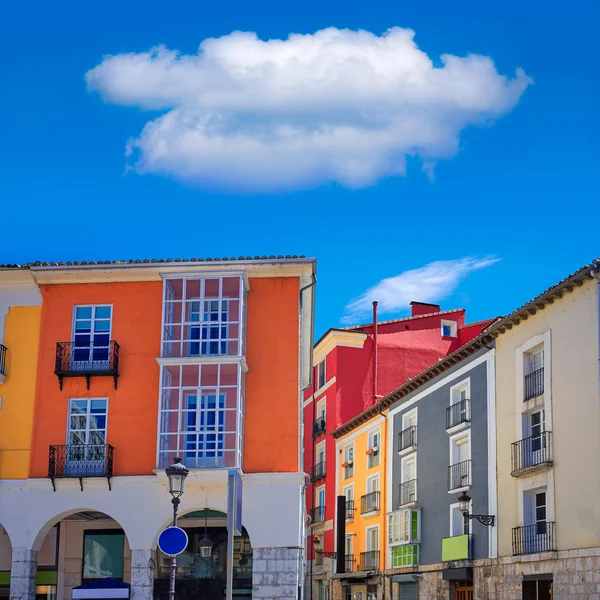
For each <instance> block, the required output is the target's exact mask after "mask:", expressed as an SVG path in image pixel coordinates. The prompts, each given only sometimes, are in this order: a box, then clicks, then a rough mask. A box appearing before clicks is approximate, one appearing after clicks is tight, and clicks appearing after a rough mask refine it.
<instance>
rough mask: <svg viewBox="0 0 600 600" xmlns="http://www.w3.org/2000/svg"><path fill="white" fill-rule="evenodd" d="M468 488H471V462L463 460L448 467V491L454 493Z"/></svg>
mask: <svg viewBox="0 0 600 600" xmlns="http://www.w3.org/2000/svg"><path fill="white" fill-rule="evenodd" d="M467 487H471V461H470V460H463V461H462V462H459V463H456V464H455V465H450V466H449V467H448V491H449V492H452V491H454V490H460V489H462V488H467Z"/></svg>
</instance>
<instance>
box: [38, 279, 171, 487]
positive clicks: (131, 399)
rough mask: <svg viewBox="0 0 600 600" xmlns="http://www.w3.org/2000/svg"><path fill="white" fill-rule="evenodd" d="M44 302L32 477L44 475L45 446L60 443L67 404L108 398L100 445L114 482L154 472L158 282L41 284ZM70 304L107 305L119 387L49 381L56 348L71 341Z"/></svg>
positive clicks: (101, 381)
mask: <svg viewBox="0 0 600 600" xmlns="http://www.w3.org/2000/svg"><path fill="white" fill-rule="evenodd" d="M41 292H42V296H43V304H42V322H41V331H40V349H39V360H38V375H37V384H38V385H37V390H36V407H35V415H34V424H33V441H32V453H31V466H30V476H31V477H46V476H47V474H48V447H49V446H50V445H53V444H65V443H66V435H67V413H68V402H69V398H108V431H107V438H108V439H107V441H108V443H109V444H112V445H113V446H114V448H115V456H114V474H115V475H143V474H150V473H151V472H152V469H154V468H155V466H156V437H157V419H158V385H159V367H158V364H157V363H156V358H157V357H158V356H160V332H161V303H162V282H160V281H156V282H136V283H91V284H68V285H59V284H57V285H42V286H41ZM75 304H112V305H113V322H112V335H111V339H113V340H115V341H116V342H117V343H118V344H119V346H120V358H119V374H120V377H119V381H118V388H117V389H116V390H115V389H114V384H113V379H112V377H92V378H91V382H90V389H89V390H87V389H86V382H85V377H67V378H65V379H64V385H63V390H62V392H61V391H60V389H59V386H58V378H57V377H56V375H54V361H55V356H56V342H65V341H70V340H71V336H72V331H71V328H72V317H73V306H74V305H75Z"/></svg>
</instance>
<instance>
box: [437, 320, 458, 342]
mask: <svg viewBox="0 0 600 600" xmlns="http://www.w3.org/2000/svg"><path fill="white" fill-rule="evenodd" d="M444 327H450V335H444ZM440 333H441V335H442V337H446V338H448V337H451V338H455V337H457V333H458V325H457V323H456V321H449V320H447V319H442V320H441V322H440Z"/></svg>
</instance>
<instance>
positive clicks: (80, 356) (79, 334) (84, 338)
mask: <svg viewBox="0 0 600 600" xmlns="http://www.w3.org/2000/svg"><path fill="white" fill-rule="evenodd" d="M111 325H112V307H111V306H104V305H103V306H76V307H75V312H74V315H73V355H72V356H73V360H72V365H71V368H72V369H73V370H77V368H80V369H86V368H88V366H89V363H91V362H94V363H100V365H96V366H98V367H99V368H100V367H101V366H102V363H106V366H107V367H108V361H109V356H110V351H109V350H110V332H111Z"/></svg>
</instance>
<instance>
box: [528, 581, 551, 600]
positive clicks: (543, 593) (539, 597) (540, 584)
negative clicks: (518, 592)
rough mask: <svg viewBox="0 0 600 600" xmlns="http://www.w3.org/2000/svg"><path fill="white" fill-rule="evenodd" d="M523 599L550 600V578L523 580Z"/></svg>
mask: <svg viewBox="0 0 600 600" xmlns="http://www.w3.org/2000/svg"><path fill="white" fill-rule="evenodd" d="M523 600H552V580H548V579H546V580H544V579H536V580H533V581H523Z"/></svg>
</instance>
